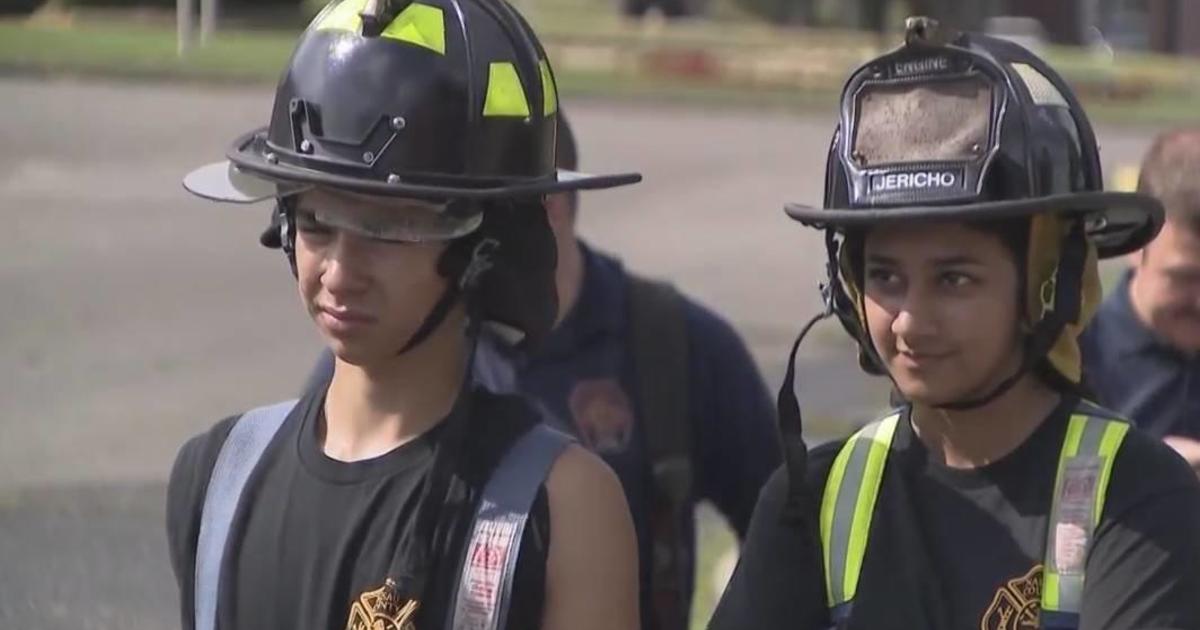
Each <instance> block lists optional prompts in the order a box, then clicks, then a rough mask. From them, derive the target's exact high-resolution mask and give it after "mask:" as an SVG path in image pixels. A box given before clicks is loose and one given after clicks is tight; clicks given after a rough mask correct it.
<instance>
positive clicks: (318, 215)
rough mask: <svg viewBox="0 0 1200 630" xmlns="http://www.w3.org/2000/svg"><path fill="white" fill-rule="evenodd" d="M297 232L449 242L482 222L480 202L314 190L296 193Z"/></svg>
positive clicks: (414, 241) (293, 205)
mask: <svg viewBox="0 0 1200 630" xmlns="http://www.w3.org/2000/svg"><path fill="white" fill-rule="evenodd" d="M288 205H289V206H290V208H291V209H292V211H293V213H294V214H293V216H294V221H295V224H296V231H297V232H298V233H307V234H314V233H331V232H334V231H339V232H345V233H347V234H352V235H354V236H359V237H363V238H369V239H373V240H378V241H388V242H392V243H425V242H437V241H449V240H454V239H456V238H461V237H463V236H466V235H468V234H470V233H471V232H474V231H475V230H476V229H477V228H478V227H479V225H480V223H481V222H482V221H483V213H482V209H481V208H479V206H478V204H470V203H455V204H449V203H446V202H440V203H439V202H431V201H425V200H417V199H403V198H390V199H378V198H374V199H372V198H365V197H359V196H358V195H353V196H351V195H346V194H344V193H340V194H336V195H333V194H321V193H320V192H313V193H309V194H302V195H298V196H296V197H293V198H292V199H290V200H289V202H288Z"/></svg>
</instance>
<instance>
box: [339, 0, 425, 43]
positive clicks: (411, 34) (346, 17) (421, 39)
mask: <svg viewBox="0 0 1200 630" xmlns="http://www.w3.org/2000/svg"><path fill="white" fill-rule="evenodd" d="M366 5H367V0H342V1H341V2H339V3H338V4H337V5H335V6H334V7H333V8H332V9H330V10H328V11H325V12H324V13H322V14H321V15H320V16H318V17H317V26H316V28H317V30H318V31H348V32H351V33H361V32H362V17H360V16H359V14H360V13H362V11H363V9H364V8H366ZM380 36H381V37H386V38H389V39H394V40H397V41H401V42H407V43H409V44H414V45H417V46H421V47H423V48H428V49H429V50H432V51H434V52H436V53H438V54H439V55H444V54H446V20H445V16H444V15H443V14H442V10H441V9H440V8H438V7H435V6H431V5H428V4H421V3H419V2H414V3H412V4H410V5H408V6H407V7H405V8H404V10H403V11H401V12H400V14H399V15H397V16H396V17H395V18H394V19H393V20H392V21H391V23H390V24H388V25H387V28H385V29H383V32H382V33H380Z"/></svg>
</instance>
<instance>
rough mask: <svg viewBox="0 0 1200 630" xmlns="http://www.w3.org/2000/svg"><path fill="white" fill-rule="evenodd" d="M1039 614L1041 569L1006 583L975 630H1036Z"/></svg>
mask: <svg viewBox="0 0 1200 630" xmlns="http://www.w3.org/2000/svg"><path fill="white" fill-rule="evenodd" d="M1041 611H1042V565H1040V564H1039V565H1037V566H1036V567H1033V568H1032V569H1030V570H1029V573H1026V574H1025V575H1023V576H1021V577H1019V578H1014V579H1011V580H1009V581H1008V583H1007V584H1005V585H1004V586H1003V587H1001V588H1000V590H998V591H996V596H995V597H994V598H992V605H991V606H989V607H988V609H987V612H986V613H984V615H983V620H982V621H981V622H980V623H979V630H1037V628H1038V622H1039V618H1040V616H1041Z"/></svg>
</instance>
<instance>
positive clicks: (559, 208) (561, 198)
mask: <svg viewBox="0 0 1200 630" xmlns="http://www.w3.org/2000/svg"><path fill="white" fill-rule="evenodd" d="M542 203H543V204H544V205H545V206H546V216H547V217H548V218H549V219H550V227H551V228H552V229H553V230H554V232H555V233H556V234H558V233H561V232H562V231H564V230H570V229H571V223H572V221H573V220H574V218H575V217H574V216H573V214H574V213H573V212H572V211H571V199H570V194H569V193H551V194H549V195H546V197H545V199H544V200H543V201H542Z"/></svg>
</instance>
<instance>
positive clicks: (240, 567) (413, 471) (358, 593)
mask: <svg viewBox="0 0 1200 630" xmlns="http://www.w3.org/2000/svg"><path fill="white" fill-rule="evenodd" d="M324 394H325V389H324V388H318V389H313V390H310V391H309V392H307V393H306V394H305V396H304V397H303V398H302V399H301V400H300V402H299V403H298V404H297V405H296V408H295V410H293V412H292V413H291V415H289V416H288V418H287V420H286V421H285V422H284V424H283V426H282V427H281V428H280V430H279V433H278V434H277V435H276V436H275V438H274V439H273V440H272V442H271V445H270V446H268V448H267V450H266V452H265V453H264V455H263V460H262V461H261V462H260V464H259V466H258V468H256V469H255V472H254V473H253V474H252V476H251V478H250V481H249V482H248V483H247V487H246V490H245V491H244V493H243V496H242V502H241V503H240V504H239V508H238V510H237V514H236V515H235V516H234V521H233V525H232V527H231V530H230V541H231V545H230V546H229V547H228V548H227V549H228V551H227V553H226V559H225V565H224V566H223V568H222V575H223V579H222V582H221V586H220V594H219V605H218V613H217V615H218V628H221V629H224V630H232V629H246V630H249V629H254V630H260V629H261V630H268V629H280V630H282V629H286V630H306V629H311V630H342V629H346V630H359V628H371V627H373V626H372V625H371V624H370V619H369V617H370V615H369V612H368V611H369V610H370V606H369V603H370V602H369V600H371V599H372V595H371V593H372V592H373V591H376V590H378V589H380V588H381V587H382V586H383V585H384V581H385V579H387V578H388V577H393V576H389V568H390V567H391V565H392V559H393V556H394V554H395V551H396V549H397V547H398V545H399V544H400V542H401V541H403V540H405V539H406V537H409V536H412V533H413V529H414V527H415V520H416V519H415V508H416V505H417V500H418V497H419V496H420V494H421V490H422V488H423V486H424V484H426V483H427V482H428V478H429V473H430V471H431V468H432V464H433V459H434V458H433V448H434V446H435V445H436V443H437V441H438V440H439V438H440V436H441V434H442V433H443V429H444V426H445V423H443V424H440V425H438V426H437V427H435V428H434V429H432V430H431V431H429V432H427V433H426V434H424V435H422V436H420V437H418V438H416V439H414V440H412V441H410V442H408V443H406V444H404V445H402V446H400V447H398V448H396V449H394V450H392V451H390V452H388V453H386V454H384V455H381V456H379V457H375V458H372V459H368V460H364V461H358V462H352V463H348V462H340V461H337V460H334V459H331V458H329V457H327V456H326V455H325V454H324V453H323V452H322V449H321V446H320V442H319V439H318V436H319V430H320V427H321V425H322V424H323V422H324V418H323V416H324V414H323V406H324V405H323V401H324ZM469 396H470V400H469V402H467V403H465V404H460V405H459V406H458V407H457V409H459V410H460V412H463V410H465V413H467V414H468V416H469V417H468V418H466V419H465V420H466V421H467V422H468V423H469V425H468V429H467V431H468V436H469V437H468V439H467V444H466V446H465V453H464V455H463V456H462V457H461V458H460V460H459V461H461V462H463V463H462V465H461V467H460V469H459V471H458V474H457V475H456V476H455V480H454V481H453V482H452V484H451V486H450V488H449V491H448V493H447V500H446V502H445V504H444V506H443V507H442V510H441V513H440V515H439V521H438V527H437V532H436V534H435V541H434V552H433V554H432V555H433V558H434V566H433V567H432V577H431V578H430V579H429V580H428V587H427V592H426V593H425V595H424V597H422V598H420V599H421V609H420V610H419V611H418V613H417V617H416V619H415V622H416V627H418V628H440V627H443V626H444V625H445V621H446V618H447V616H448V614H447V611H448V610H449V609H451V608H452V606H453V602H452V601H451V597H452V596H453V591H454V586H455V585H456V584H457V581H458V578H459V573H458V571H459V568H460V567H459V559H460V557H461V554H462V551H463V549H464V547H465V545H466V538H467V536H468V535H469V528H470V526H471V524H472V522H473V519H474V515H475V511H476V508H477V506H478V500H479V494H480V492H481V490H482V488H483V485H484V484H485V483H486V480H487V478H488V476H489V474H490V471H491V470H492V469H493V468H494V467H495V465H496V463H497V462H498V461H499V459H500V457H501V456H502V455H503V454H504V453H505V452H506V451H507V449H508V447H509V445H511V444H512V442H513V441H514V440H515V439H516V438H517V437H519V436H520V435H521V434H522V433H523V432H524V431H525V430H526V429H528V428H529V427H530V426H532V423H533V422H536V421H537V419H538V416H537V415H536V412H534V411H533V410H532V409H531V408H529V407H528V406H527V405H526V404H525V403H524V402H523V401H521V400H520V399H517V398H514V397H509V396H497V395H494V394H490V393H487V392H486V391H484V390H475V391H474V392H473V393H471V394H470V395H469ZM234 420H235V418H230V419H226V420H224V421H222V422H221V423H219V424H218V425H216V427H214V428H213V429H212V430H211V431H209V432H207V433H205V434H202V435H200V436H197V437H195V438H193V439H192V440H190V441H189V442H188V443H187V444H185V445H184V447H183V449H182V450H181V451H180V453H179V456H178V459H177V460H176V463H175V467H174V469H173V471H172V473H171V480H170V484H169V486H168V495H167V535H168V539H169V543H170V550H171V560H172V565H173V567H174V569H175V574H176V577H177V580H178V582H179V587H180V595H181V597H180V603H181V606H182V614H183V627H184V628H185V629H189V628H192V624H193V612H192V606H193V589H194V581H193V575H194V573H195V555H196V540H197V535H198V533H199V526H200V514H201V508H202V505H203V501H204V491H205V489H206V486H207V484H208V479H209V476H210V474H211V471H212V467H213V464H214V462H215V461H216V457H217V453H218V452H219V451H220V448H221V444H222V443H223V442H224V440H225V436H226V435H228V433H229V430H230V429H231V428H232V426H233V421H234ZM549 535H550V531H549V506H548V503H547V498H546V491H545V487H544V486H543V487H542V488H541V489H540V490H539V492H538V495H537V498H536V500H535V501H534V506H533V511H532V514H531V518H530V523H529V526H528V527H526V529H525V534H524V537H523V538H522V540H521V549H520V556H519V559H518V563H517V568H516V577H515V583H514V586H513V596H512V597H513V599H512V603H511V607H510V612H509V616H508V624H509V626H508V627H510V628H537V627H538V626H540V624H541V616H542V606H543V600H544V594H545V561H546V552H547V550H548V548H549ZM362 622H366V623H362Z"/></svg>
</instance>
